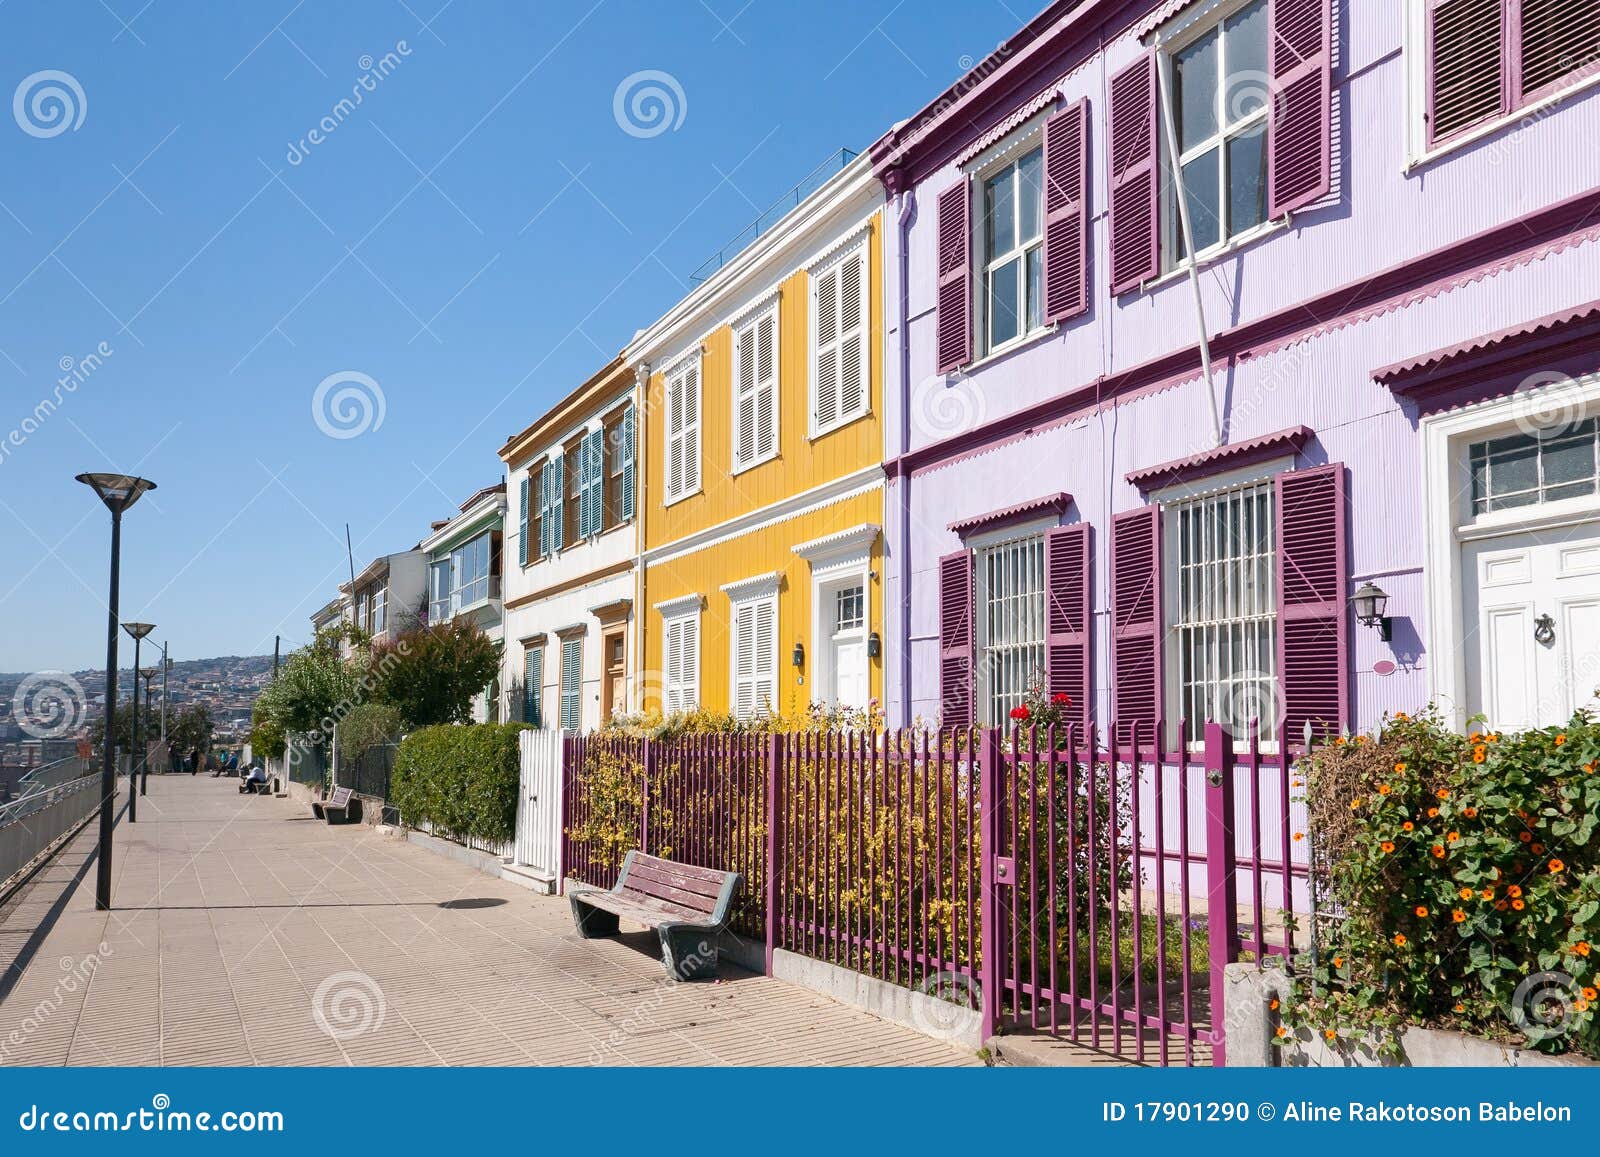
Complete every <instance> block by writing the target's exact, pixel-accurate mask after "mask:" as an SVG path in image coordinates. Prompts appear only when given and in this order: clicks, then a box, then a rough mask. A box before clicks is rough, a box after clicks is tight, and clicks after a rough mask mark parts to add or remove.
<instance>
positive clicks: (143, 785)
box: [139, 667, 161, 795]
mask: <svg viewBox="0 0 1600 1157" xmlns="http://www.w3.org/2000/svg"><path fill="white" fill-rule="evenodd" d="M160 669H161V668H159V667H141V668H139V674H141V675H143V676H144V729H145V731H146V732H148V731H149V730H150V682H151V680H153V679H154V678H155V677H156V672H157V671H159V670H160ZM144 746H145V759H144V772H143V774H142V775H140V776H139V794H140V795H148V794H149V793H150V740H149V738H146V739H145V741H144Z"/></svg>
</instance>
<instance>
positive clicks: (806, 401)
mask: <svg viewBox="0 0 1600 1157" xmlns="http://www.w3.org/2000/svg"><path fill="white" fill-rule="evenodd" d="M882 209H883V195H882V191H881V187H880V186H879V185H878V183H877V181H876V180H875V179H874V178H873V176H872V172H871V167H870V164H869V163H868V161H867V158H865V157H861V158H857V159H855V160H854V161H851V162H849V163H848V164H846V165H845V166H844V167H843V168H842V169H841V171H839V172H838V173H837V174H835V175H834V176H833V177H831V178H830V179H829V180H828V181H827V182H826V183H825V184H823V185H822V186H821V187H820V188H818V189H816V190H815V191H814V192H812V193H811V194H810V195H809V196H806V197H805V198H804V199H803V200H802V201H801V202H800V203H799V204H798V205H797V206H796V207H795V208H794V209H792V210H791V211H790V212H789V213H788V214H787V215H785V216H784V217H783V219H782V220H780V221H779V222H778V223H777V224H776V225H774V226H773V227H772V228H771V229H770V230H768V231H767V232H766V233H764V234H762V235H761V236H760V237H758V238H757V239H756V240H755V241H754V242H752V243H751V244H750V245H748V246H747V247H746V248H744V249H743V250H742V251H740V252H739V253H738V254H737V255H735V256H733V257H732V258H731V259H729V260H728V261H727V262H725V263H724V264H722V265H721V267H720V268H718V269H717V271H716V272H715V273H713V274H712V275H711V276H709V277H708V278H707V279H706V280H705V281H704V282H703V283H701V284H700V285H699V286H697V287H696V288H695V290H694V291H693V292H692V293H690V294H689V295H688V296H687V297H686V298H684V299H683V300H682V301H680V302H679V303H678V304H677V305H676V306H675V307H674V308H673V309H672V311H671V312H669V313H668V314H667V315H666V316H665V317H664V318H662V319H661V320H660V321H659V322H657V323H656V324H655V325H653V326H651V327H650V328H649V329H647V330H645V331H643V332H642V333H640V334H639V336H638V337H637V338H636V339H635V340H634V342H633V343H632V345H630V346H629V348H628V351H627V356H628V358H629V360H630V361H631V362H632V363H633V364H634V366H635V367H636V372H637V373H638V375H639V379H640V381H641V383H642V387H643V389H642V393H643V398H644V401H643V407H644V414H645V421H644V422H643V424H642V427H641V429H642V430H643V432H644V437H643V438H642V441H641V452H642V455H641V462H640V475H639V478H640V482H639V486H640V499H639V501H640V509H641V511H642V512H643V520H642V529H643V548H642V553H641V558H640V563H641V567H640V574H639V581H640V583H641V600H640V606H641V610H642V614H641V615H640V616H639V625H640V629H641V631H642V634H643V638H642V640H641V644H642V645H641V650H640V653H641V654H642V655H643V664H642V666H643V667H644V669H645V675H644V678H643V682H642V691H643V696H642V697H643V701H644V702H643V705H644V706H645V707H646V708H655V707H660V708H663V709H665V710H668V711H672V710H679V709H683V708H687V707H691V706H695V705H700V706H704V707H706V708H708V709H711V710H716V711H729V712H732V713H734V714H735V715H738V716H740V717H741V718H748V717H750V716H753V715H756V714H758V713H761V712H765V711H779V712H790V711H794V710H798V709H801V708H803V707H804V706H805V705H807V704H808V703H812V702H826V703H834V704H840V705H845V706H852V707H866V706H867V705H868V702H869V700H873V699H877V698H879V697H880V696H881V694H882V686H883V679H882V675H883V672H882V657H881V636H882V632H883V597H882V585H881V582H880V579H879V576H880V575H881V574H882V570H883V568H882V566H881V558H882V549H883V543H882V530H881V527H882V523H883V485H884V475H883V467H882V461H883V426H882V420H883V341H882V334H883V212H882Z"/></svg>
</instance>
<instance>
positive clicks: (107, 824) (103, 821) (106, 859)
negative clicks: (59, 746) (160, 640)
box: [77, 474, 156, 912]
mask: <svg viewBox="0 0 1600 1157" xmlns="http://www.w3.org/2000/svg"><path fill="white" fill-rule="evenodd" d="M77 480H78V481H79V482H82V483H83V484H84V485H85V486H88V487H89V488H90V489H92V490H93V491H94V492H95V496H96V497H97V498H99V499H100V501H101V502H104V503H105V504H106V509H107V510H109V511H111V597H110V599H109V601H108V602H107V604H106V612H107V613H106V706H107V716H106V738H105V744H104V746H105V753H104V754H105V758H104V760H103V761H102V763H101V765H100V851H99V859H98V862H97V863H96V865H95V891H94V906H95V907H96V908H97V909H99V910H100V911H102V912H108V911H110V910H111V827H112V824H113V822H114V820H115V816H114V814H113V812H112V808H113V807H114V806H115V803H116V798H117V767H116V746H117V745H116V742H115V735H116V731H115V724H116V703H117V594H118V591H119V588H120V582H121V568H122V512H123V511H125V510H127V509H128V508H129V507H130V506H132V505H133V504H134V503H135V502H137V501H139V498H140V496H141V495H143V494H144V492H145V491H146V490H154V489H155V488H156V484H155V483H154V482H151V481H149V480H148V479H144V478H135V477H133V476H131V475H128V474H79V475H78V476H77Z"/></svg>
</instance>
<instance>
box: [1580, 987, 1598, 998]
mask: <svg viewBox="0 0 1600 1157" xmlns="http://www.w3.org/2000/svg"><path fill="white" fill-rule="evenodd" d="M1597 996H1600V994H1597V993H1596V992H1595V990H1594V989H1592V988H1585V989H1584V990H1583V999H1584V1000H1595V999H1596V998H1597Z"/></svg>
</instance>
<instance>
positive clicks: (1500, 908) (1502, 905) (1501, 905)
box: [1494, 900, 1510, 912]
mask: <svg viewBox="0 0 1600 1157" xmlns="http://www.w3.org/2000/svg"><path fill="white" fill-rule="evenodd" d="M1509 907H1510V905H1509V904H1507V903H1506V902H1505V901H1504V900H1496V901H1495V902H1494V910H1495V911H1496V912H1504V911H1505V910H1506V909H1507V908H1509Z"/></svg>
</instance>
